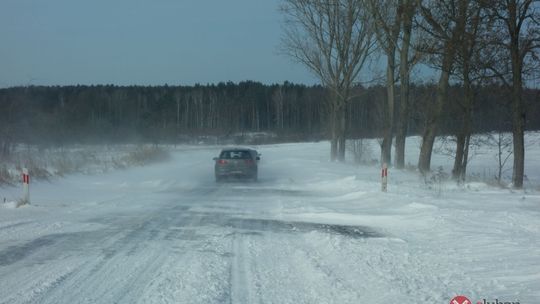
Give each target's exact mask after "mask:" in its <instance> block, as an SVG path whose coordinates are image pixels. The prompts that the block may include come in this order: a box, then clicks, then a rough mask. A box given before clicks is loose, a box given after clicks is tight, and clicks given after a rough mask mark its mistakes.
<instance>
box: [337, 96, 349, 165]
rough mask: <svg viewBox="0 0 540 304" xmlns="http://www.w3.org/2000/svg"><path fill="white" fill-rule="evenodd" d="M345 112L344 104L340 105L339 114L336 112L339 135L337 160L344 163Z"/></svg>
mask: <svg viewBox="0 0 540 304" xmlns="http://www.w3.org/2000/svg"><path fill="white" fill-rule="evenodd" d="M346 112H347V108H346V106H345V105H344V104H341V106H340V108H339V112H338V115H339V121H338V124H339V125H338V128H339V129H338V130H339V131H338V132H339V135H338V160H339V161H340V162H344V161H345V142H346V138H345V133H346V129H347V119H346V115H345V114H346Z"/></svg>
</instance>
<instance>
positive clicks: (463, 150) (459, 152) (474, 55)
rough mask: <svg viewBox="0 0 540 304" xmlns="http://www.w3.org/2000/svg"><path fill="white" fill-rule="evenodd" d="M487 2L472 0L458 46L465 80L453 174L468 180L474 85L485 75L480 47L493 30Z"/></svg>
mask: <svg viewBox="0 0 540 304" xmlns="http://www.w3.org/2000/svg"><path fill="white" fill-rule="evenodd" d="M486 5H487V2H485V1H483V0H471V1H469V9H468V10H467V16H466V18H467V19H466V25H465V27H464V32H463V34H462V37H461V40H460V45H459V47H458V48H457V57H456V69H457V71H458V73H456V77H458V78H459V79H460V80H461V82H462V83H463V99H462V100H456V101H455V102H456V103H457V106H458V108H459V110H460V112H461V115H460V117H457V118H456V119H457V120H458V123H459V124H460V125H461V126H460V127H459V129H458V131H457V134H456V153H455V158H454V168H453V169H452V177H453V178H454V179H455V180H458V181H464V180H465V176H466V171H467V162H468V154H469V145H470V140H471V132H472V130H471V124H472V113H473V106H474V99H475V91H474V88H473V86H474V85H479V84H480V83H481V81H482V80H483V79H484V75H483V73H482V65H483V61H482V60H483V58H482V57H481V54H480V50H481V48H482V47H484V46H485V45H486V42H487V41H486V40H485V37H486V34H487V33H488V32H489V31H491V30H492V29H491V22H489V19H488V15H487V14H486V13H487V10H486V8H487V7H486Z"/></svg>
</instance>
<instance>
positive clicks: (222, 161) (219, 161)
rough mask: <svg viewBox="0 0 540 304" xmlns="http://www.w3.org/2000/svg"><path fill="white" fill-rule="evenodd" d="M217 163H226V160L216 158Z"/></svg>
mask: <svg viewBox="0 0 540 304" xmlns="http://www.w3.org/2000/svg"><path fill="white" fill-rule="evenodd" d="M217 163H218V164H220V165H225V164H227V161H226V160H224V159H220V160H218V162H217Z"/></svg>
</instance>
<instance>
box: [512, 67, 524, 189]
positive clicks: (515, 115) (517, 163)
mask: <svg viewBox="0 0 540 304" xmlns="http://www.w3.org/2000/svg"><path fill="white" fill-rule="evenodd" d="M516 69H518V68H516ZM521 91H522V80H521V71H519V72H514V76H513V83H512V133H513V143H514V171H513V174H512V183H513V185H514V188H517V189H521V188H522V187H523V176H524V173H525V172H524V171H525V140H524V133H525V111H524V107H523V99H522V96H521Z"/></svg>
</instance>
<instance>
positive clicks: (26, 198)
mask: <svg viewBox="0 0 540 304" xmlns="http://www.w3.org/2000/svg"><path fill="white" fill-rule="evenodd" d="M22 180H23V199H22V202H23V204H30V174H28V169H26V168H24V169H23V173H22Z"/></svg>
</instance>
